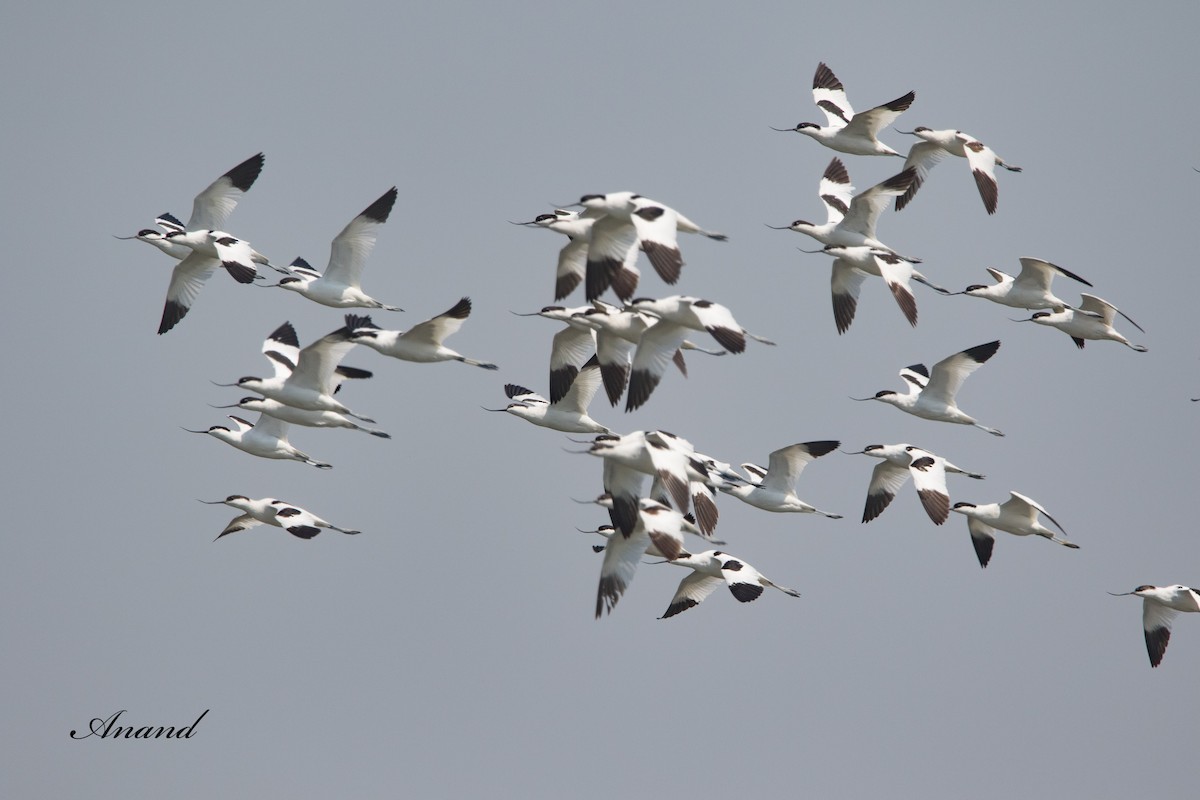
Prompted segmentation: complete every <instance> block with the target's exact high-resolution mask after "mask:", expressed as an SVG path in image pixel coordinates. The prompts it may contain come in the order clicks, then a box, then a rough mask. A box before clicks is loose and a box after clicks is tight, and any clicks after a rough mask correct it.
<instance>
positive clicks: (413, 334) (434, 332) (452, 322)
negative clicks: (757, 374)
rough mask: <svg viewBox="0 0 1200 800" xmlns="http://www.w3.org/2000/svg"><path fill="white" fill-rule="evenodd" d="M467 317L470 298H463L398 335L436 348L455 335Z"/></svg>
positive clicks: (469, 312)
mask: <svg viewBox="0 0 1200 800" xmlns="http://www.w3.org/2000/svg"><path fill="white" fill-rule="evenodd" d="M469 316H471V298H469V297H464V298H462V299H461V300H459V301H458V302H457V303H455V304H454V305H453V306H451V307H450V308H449V309H447V310H446V311H443V312H442V313H441V314H438V315H437V316H436V317H433V318H431V319H427V320H425V321H424V322H419V323H417V324H416V325H413V326H412V327H411V328H409V329H408V330H407V331H405V332H404V333H402V334H400V338H401V339H408V340H409V341H414V342H421V343H422V344H427V345H432V346H435V347H438V346H441V344H442V343H443V342H444V341H446V339H447V337H449V336H451V335H452V334H455V333H457V332H458V329H459V328H461V327H462V326H463V322H465V321H466V319H467V317H469Z"/></svg>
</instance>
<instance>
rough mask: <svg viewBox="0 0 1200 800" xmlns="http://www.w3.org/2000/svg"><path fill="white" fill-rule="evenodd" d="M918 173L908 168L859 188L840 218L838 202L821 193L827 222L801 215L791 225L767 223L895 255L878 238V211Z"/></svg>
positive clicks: (825, 242)
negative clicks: (822, 222) (838, 215)
mask: <svg viewBox="0 0 1200 800" xmlns="http://www.w3.org/2000/svg"><path fill="white" fill-rule="evenodd" d="M828 172H829V170H826V174H827V175H828ZM916 176H917V173H916V171H915V170H912V169H906V170H904V171H902V172H899V173H897V174H895V175H893V176H892V177H890V178H888V179H887V180H885V181H880V182H879V183H877V184H875V185H874V186H872V187H871V188H869V189H865V190H863V191H861V192H859V193H858V194H856V195H854V197H853V198H851V200H850V203H849V205H848V206H846V208H845V211H844V216H843V217H842V218H841V219H835V217H836V213H835V212H836V211H839V210H840V206H839V205H838V204H837V203H836V202H831V200H830V198H829V197H826V196H825V195H824V194H822V196H821V200H822V202H824V203H825V207H826V209H827V210H828V212H829V214H828V216H829V219H828V221H826V222H825V223H824V224H821V225H818V224H816V223H812V222H808V221H807V220H803V219H798V220H795V221H794V222H792V224H790V225H784V226H777V225H768V226H767V227H768V228H773V229H775V230H790V231H795V232H796V233H803V234H807V235H808V236H811V237H812V238H814V239H816V240H817V241H818V242H820V243H821V244H823V245H841V246H844V247H858V246H867V247H875V248H878V249H880V250H886V251H888V252H889V253H893V254H895V255H900V254H899V253H897V252H896V250H895V249H893V248H891V247H888V246H887V245H886V244H884V243H883V242H881V241H879V239H878V238H877V237H876V230H875V229H876V226H877V223H878V222H879V215H880V214H881V213H883V209H884V208H885V207H886V206H887V203H888V198H889V197H895V196H897V195H900V194H903V193H904V192H905V191H907V190H908V187H909V186H911V185H912V182H913V181H914V180H915V179H916ZM827 180H828V179H827V178H824V177H823V178H822V179H821V185H822V187H823V188H824V187H826V186H827V185H828V184H827V183H826V181H827ZM830 197H833V198H834V199H835V200H836V199H838V198H837V197H836V196H834V195H830ZM903 258H904V260H905V261H909V262H912V263H920V259H917V258H908V257H903Z"/></svg>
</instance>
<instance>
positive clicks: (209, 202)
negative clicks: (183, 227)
mask: <svg viewBox="0 0 1200 800" xmlns="http://www.w3.org/2000/svg"><path fill="white" fill-rule="evenodd" d="M264 161H265V158H264V156H263V154H262V153H259V154H258V155H254V156H250V158H248V159H246V160H245V161H243V162H242V163H240V164H238V165H237V166H236V167H234V168H233V169H231V170H229V171H228V172H226V173H225V174H224V175H222V176H221V177H219V178H217V179H216V180H215V181H213V182H212V183H211V184H209V185H208V188H206V189H205V190H204V191H202V192H200V194H198V195H196V197H195V199H194V200H193V201H192V216H191V217H190V218H188V224H187V229H188V230H189V231H203V230H215V229H217V228H220V227H222V226H223V225H224V224H225V221H226V220H227V219H229V215H230V214H232V213H233V209H234V208H235V207H236V206H237V204H238V201H239V200H241V199H242V195H243V194H245V193H246V191H247V190H248V189H249V188H250V187H251V186H253V185H254V181H255V180H256V179H257V178H258V175H259V173H260V172H262V168H263V163H264Z"/></svg>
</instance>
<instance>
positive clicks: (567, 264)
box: [513, 208, 597, 302]
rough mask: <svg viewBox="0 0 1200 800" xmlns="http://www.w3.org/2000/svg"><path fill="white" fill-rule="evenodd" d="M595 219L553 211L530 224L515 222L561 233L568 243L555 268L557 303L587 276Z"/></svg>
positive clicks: (564, 210) (569, 212) (560, 251)
mask: <svg viewBox="0 0 1200 800" xmlns="http://www.w3.org/2000/svg"><path fill="white" fill-rule="evenodd" d="M596 219H597V218H596V217H585V216H583V214H582V213H581V212H578V211H568V210H566V209H563V208H556V209H554V213H552V214H538V215H537V216H536V217H534V218H533V219H532V220H530V221H529V222H514V223H513V224H514V225H524V226H526V227H532V228H544V229H546V230H548V231H554V232H555V233H561V234H562V235H563V236H566V237H567V243H566V244H565V245H563V248H562V249H561V250H559V251H558V262H557V264H556V266H555V269H554V301H555V302H558V301H559V300H562V299H563V298H565V297H566V296H567V295H569V294H570V293H571V292H573V291H575V287H577V286H579V284H581V283H582V282H583V277H584V275H585V274H587V253H588V243H589V242H590V241H591V233H592V225H593V224H594V223H595V222H596Z"/></svg>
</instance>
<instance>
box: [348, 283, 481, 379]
mask: <svg viewBox="0 0 1200 800" xmlns="http://www.w3.org/2000/svg"><path fill="white" fill-rule="evenodd" d="M470 315H471V298H469V297H464V298H462V299H461V300H459V301H458V302H457V303H455V304H454V305H453V306H451V307H450V308H449V309H447V310H446V311H443V312H442V313H441V314H438V315H437V316H436V317H431V318H430V319H427V320H425V321H424V322H421V323H418V324H416V325H414V326H412V327H411V328H409V329H408V330H406V331H389V330H384V329H383V328H380V327H378V326H376V325H375V323H374V322H372V321H371V318H370V317H364V316H358V315H355V314H347V315H346V328H345V330H346V331H347V334H346V335H347V336H348V337H349V339H350V341H351V342H352V343H354V344H361V345H364V346H366V347H369V348H371V349H372V350H375V351H376V352H379V353H382V354H383V355H385V356H391V357H392V358H398V359H400V360H401V361H415V362H418V363H422V364H432V363H436V362H438V361H461V362H462V363H464V364H468V365H470V366H472V367H481V368H483V369H491V370H494V369H499V367H497V366H496V365H495V364H493V363H491V362H489V361H477V360H475V359H473V358H467V357H466V356H464V355H463V354H462V353H459V352H457V351H455V350H451V349H450V348H449V347H446V345H445V344H443V343H444V342H445V341H446V339H447V338H448V337H450V336H451V335H452V334H455V333H457V332H458V330H459V328H461V327H462V326H463V322H464V321H465V320H466V319H467V317H469V316H470Z"/></svg>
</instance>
